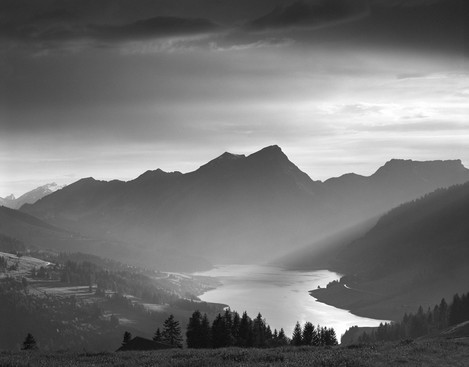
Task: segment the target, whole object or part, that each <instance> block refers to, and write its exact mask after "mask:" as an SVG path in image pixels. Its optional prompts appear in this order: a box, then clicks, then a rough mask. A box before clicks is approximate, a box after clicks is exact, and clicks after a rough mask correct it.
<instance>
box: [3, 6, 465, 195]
mask: <svg viewBox="0 0 469 367" xmlns="http://www.w3.org/2000/svg"><path fill="white" fill-rule="evenodd" d="M465 6H466V4H465V3H464V1H463V0H440V1H439V0H408V1H399V0H369V1H368V0H327V1H326V0H307V1H294V0H276V1H274V0H249V1H248V0H238V1H228V0H220V1H218V2H214V1H210V0H200V1H198V2H197V6H196V4H195V3H194V2H193V1H189V0H171V1H169V0H155V1H147V0H132V1H131V0H123V1H120V2H115V1H111V0H103V1H100V2H95V1H92V0H81V1H78V0H71V1H68V2H66V3H62V2H55V1H52V0H34V1H33V0H15V1H9V0H0V85H1V86H0V197H4V196H6V195H9V194H11V193H14V194H15V195H16V196H19V195H21V194H23V193H24V192H26V191H28V190H31V189H33V188H35V187H37V186H40V185H42V184H45V183H48V182H52V181H55V182H57V183H59V184H64V183H71V182H73V181H76V180H78V179H80V178H82V177H88V176H93V177H95V178H96V179H106V180H109V179H123V180H128V179H132V178H135V177H137V176H138V175H140V174H141V173H143V172H144V171H146V170H149V169H156V168H161V169H163V170H166V171H175V170H179V171H182V172H188V171H192V170H195V169H197V168H198V167H199V166H201V165H203V164H204V163H206V162H207V161H209V160H210V159H213V158H215V157H216V156H218V155H220V154H222V153H223V152H224V151H229V152H232V153H239V154H251V153H253V152H254V151H257V150H259V149H261V148H262V147H264V146H268V145H272V144H277V145H279V146H280V147H281V148H282V149H283V151H284V152H285V154H286V155H287V156H288V157H289V158H290V160H291V161H292V162H294V163H295V164H296V165H298V166H299V168H300V169H302V170H303V171H305V172H306V173H308V175H310V176H311V178H312V179H315V180H317V179H321V180H324V179H327V178H329V177H333V176H339V175H341V174H344V173H347V172H356V173H359V174H364V175H369V174H372V173H373V172H374V171H375V170H376V169H378V167H379V166H381V165H383V164H384V163H385V162H386V161H388V160H390V159H392V158H402V159H414V160H439V159H461V160H462V161H463V164H465V165H466V167H469V122H468V120H469V119H468V114H469V67H468V60H469V53H468V29H467V27H468V25H467V24H466V22H465V20H466V19H465V18H464V15H463V14H464V11H463V9H464V7H465Z"/></svg>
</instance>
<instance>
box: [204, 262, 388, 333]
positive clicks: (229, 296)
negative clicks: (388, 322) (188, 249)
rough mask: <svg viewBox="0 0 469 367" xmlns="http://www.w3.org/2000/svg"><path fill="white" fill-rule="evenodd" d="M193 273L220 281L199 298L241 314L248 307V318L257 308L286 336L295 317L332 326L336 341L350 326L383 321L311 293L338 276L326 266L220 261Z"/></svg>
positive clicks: (253, 316) (315, 323)
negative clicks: (307, 268) (296, 267)
mask: <svg viewBox="0 0 469 367" xmlns="http://www.w3.org/2000/svg"><path fill="white" fill-rule="evenodd" d="M196 275H204V276H211V277H216V278H218V279H219V280H220V281H221V283H222V285H221V286H219V287H218V288H216V289H213V290H210V291H208V292H206V293H204V294H203V295H201V296H200V299H202V300H203V301H206V302H217V303H225V304H228V305H229V306H230V308H231V310H233V311H237V312H238V313H239V314H240V315H241V314H242V312H243V311H247V313H248V315H249V316H250V317H251V318H255V317H256V316H257V314H258V313H259V312H260V313H261V314H262V316H263V317H264V318H265V319H266V321H267V323H268V324H269V325H270V327H271V328H272V331H273V330H274V329H277V330H280V328H282V327H283V329H284V330H285V333H286V335H287V336H289V337H291V335H292V332H293V328H294V326H295V323H296V322H297V321H299V322H300V324H301V325H302V326H303V324H304V323H305V321H310V322H312V323H313V324H314V325H317V324H319V325H321V326H327V327H333V328H334V329H335V331H336V334H337V339H338V340H339V341H340V336H341V335H342V334H343V333H344V332H345V331H346V330H347V329H348V328H349V327H351V326H354V325H358V326H377V325H379V323H380V322H383V321H385V320H374V319H368V318H364V317H360V316H356V315H353V314H351V313H350V312H349V311H347V310H342V309H339V308H336V307H333V306H329V305H326V304H324V303H320V302H317V301H316V300H315V299H314V298H313V297H311V296H310V295H309V293H308V292H309V291H310V290H312V289H316V288H317V287H318V286H321V287H325V286H326V285H327V284H328V283H329V282H331V281H333V280H338V279H339V278H340V274H337V273H333V272H330V271H328V270H319V271H310V272H300V271H288V270H284V269H282V268H279V267H274V266H264V265H219V266H217V267H216V268H214V269H212V270H209V271H205V272H199V273H196Z"/></svg>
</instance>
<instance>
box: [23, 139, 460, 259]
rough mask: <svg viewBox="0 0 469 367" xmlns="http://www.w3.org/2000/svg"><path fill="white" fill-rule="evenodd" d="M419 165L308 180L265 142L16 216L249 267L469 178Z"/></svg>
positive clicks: (98, 186)
mask: <svg viewBox="0 0 469 367" xmlns="http://www.w3.org/2000/svg"><path fill="white" fill-rule="evenodd" d="M395 163H399V162H397V161H396V162H393V164H395ZM405 164H406V165H410V166H420V164H419V162H416V163H415V162H413V161H409V162H407V163H405ZM421 166H422V167H423V169H419V170H416V173H415V174H414V173H413V174H410V173H409V172H407V171H406V173H405V174H400V173H399V172H395V171H393V173H392V174H391V175H390V177H388V178H387V179H386V180H377V179H376V176H373V175H371V176H369V177H365V176H358V175H353V174H349V175H345V176H342V177H341V178H340V177H339V178H336V179H332V180H327V181H325V182H321V181H313V180H312V179H311V178H310V177H309V176H308V175H307V174H306V173H304V172H303V171H301V170H300V169H299V168H298V167H297V166H296V165H295V164H294V163H293V162H291V161H290V160H289V159H288V157H287V156H286V155H285V153H284V152H283V151H282V149H281V148H280V147H279V146H276V145H272V146H269V147H266V148H264V149H261V150H259V151H257V152H254V153H252V154H250V155H247V156H245V155H234V154H231V153H228V152H225V153H223V154H222V155H220V156H218V157H217V158H215V159H213V160H211V161H210V162H208V163H207V164H205V165H202V166H200V167H199V168H198V169H197V170H195V171H192V172H188V173H180V172H177V171H176V172H172V173H168V172H164V171H162V170H160V169H157V170H155V171H146V172H145V173H143V174H142V175H140V176H139V177H137V178H136V179H134V180H131V181H127V182H124V181H117V180H114V181H109V182H107V181H96V180H94V179H90V178H88V179H82V180H79V181H77V182H76V183H74V184H71V185H69V186H68V187H66V188H65V189H63V190H61V191H60V192H57V193H55V194H52V195H49V196H47V197H45V198H43V199H41V200H40V201H38V202H36V203H35V204H32V205H24V206H23V207H22V208H21V210H22V211H25V212H27V213H29V214H31V215H34V216H37V217H39V218H41V219H43V220H46V221H48V222H51V223H52V224H55V225H58V226H60V227H64V228H68V229H71V230H74V231H78V232H80V233H84V234H86V235H89V236H99V237H104V238H109V239H114V240H115V239H119V240H123V241H125V242H128V243H132V244H133V246H134V247H135V249H149V248H156V249H158V248H160V249H176V250H178V251H182V252H185V253H186V252H187V253H189V254H192V255H195V254H197V255H200V256H202V257H205V258H208V259H209V260H210V261H211V262H213V263H220V262H225V261H228V259H229V261H237V262H246V261H253V259H256V258H265V257H266V254H268V255H267V256H272V257H274V256H275V255H280V254H281V253H286V252H288V251H291V250H292V249H295V248H299V247H301V246H305V245H306V244H307V243H311V242H313V239H318V238H322V237H324V236H326V235H328V234H331V233H333V232H336V231H338V230H340V229H343V228H346V227H350V226H352V225H354V224H356V223H359V222H362V221H364V220H368V219H370V218H372V217H374V216H376V215H379V214H382V213H383V212H385V211H386V210H389V209H391V208H392V207H394V206H396V205H398V204H400V203H403V202H405V201H407V200H409V199H415V198H418V197H419V196H421V195H424V194H426V193H428V192H431V191H433V190H435V189H437V188H439V187H446V186H449V185H451V184H456V183H461V182H464V181H469V170H467V169H466V168H465V167H464V166H462V163H460V166H462V168H461V167H460V166H458V165H457V164H456V165H454V164H453V166H454V167H453V166H452V165H451V164H450V166H451V167H449V168H447V167H446V164H445V163H444V162H443V163H440V164H438V163H432V162H429V163H428V162H427V163H425V164H423V165H421ZM434 166H437V167H436V168H435V169H433V168H432V167H434ZM378 171H379V169H378ZM398 171H399V170H398ZM410 171H411V172H412V170H410ZM427 171H428V172H427ZM432 172H433V173H432ZM435 172H436V173H435ZM438 172H440V174H438ZM442 172H443V173H444V174H443V175H442V174H441V173H442ZM422 177H424V178H425V180H426V181H428V182H426V184H425V185H422ZM357 180H358V181H357ZM347 181H352V183H350V182H347ZM266 260H267V259H266Z"/></svg>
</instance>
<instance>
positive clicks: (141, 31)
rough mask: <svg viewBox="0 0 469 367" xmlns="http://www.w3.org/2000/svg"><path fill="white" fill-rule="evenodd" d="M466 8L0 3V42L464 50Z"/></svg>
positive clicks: (331, 3) (370, 3)
mask: <svg viewBox="0 0 469 367" xmlns="http://www.w3.org/2000/svg"><path fill="white" fill-rule="evenodd" d="M465 5H466V4H465V2H464V0H445V1H441V0H440V1H438V0H405V1H404V0H237V1H233V0H198V1H197V2H195V1H193V0H120V1H115V0H100V1H96V0H67V1H55V0H0V41H5V40H6V41H8V42H6V43H4V44H6V45H8V46H10V45H11V44H13V45H16V44H18V43H23V44H26V47H31V48H32V49H35V50H36V51H37V49H39V50H43V49H49V48H54V47H56V48H61V47H62V48H67V46H68V45H70V44H71V43H73V42H75V43H80V45H79V47H87V46H89V45H95V46H96V45H97V46H107V45H108V44H113V45H115V44H117V43H119V42H127V41H139V40H148V39H153V38H171V37H176V36H181V35H190V36H192V35H194V36H198V35H210V37H211V39H208V37H207V38H206V39H204V40H203V41H200V39H198V40H195V38H196V37H194V39H193V40H192V41H191V42H193V43H194V44H193V45H194V46H195V47H200V46H202V47H206V48H207V46H208V48H210V45H212V44H217V45H219V47H221V48H224V49H230V48H233V47H234V48H236V46H237V45H241V46H242V47H241V48H243V47H244V46H246V45H250V44H251V45H253V47H256V46H257V45H259V44H268V43H269V42H265V40H269V39H289V40H293V41H300V42H302V41H303V40H304V41H305V42H320V43H325V42H333V43H337V42H344V43H346V44H349V45H351V46H352V47H353V46H361V45H362V44H367V45H371V46H372V47H375V46H377V45H380V46H385V47H395V48H403V47H408V48H416V47H418V48H427V49H430V48H440V49H445V50H443V52H450V51H451V52H453V51H460V50H461V47H465V48H466V51H467V45H468V39H469V36H468V26H467V23H468V22H467V21H466V18H465V16H464V14H465V13H464V9H466V8H467V6H465ZM322 28H325V30H324V31H321V29H322ZM311 29H314V30H315V32H309V30H311ZM293 32H296V33H294V34H293ZM201 42H203V43H204V44H203V45H202V44H201ZM73 46H74V45H72V49H74V48H73ZM186 46H187V48H190V45H186V44H185V45H184V47H186ZM2 48H4V46H3V47H2Z"/></svg>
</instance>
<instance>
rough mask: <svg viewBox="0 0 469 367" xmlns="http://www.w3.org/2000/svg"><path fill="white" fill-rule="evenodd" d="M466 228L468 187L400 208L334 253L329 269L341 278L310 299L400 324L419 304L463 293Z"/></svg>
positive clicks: (468, 255)
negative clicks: (402, 318)
mask: <svg viewBox="0 0 469 367" xmlns="http://www.w3.org/2000/svg"><path fill="white" fill-rule="evenodd" d="M467 223H469V183H466V184H463V185H458V186H454V187H451V188H449V189H440V190H437V191H435V192H433V193H431V194H429V195H426V196H425V197H423V198H421V199H419V200H416V201H412V202H409V203H406V204H404V205H401V206H399V207H397V208H395V209H393V210H392V211H390V212H389V213H387V214H386V215H384V216H382V217H381V218H380V220H379V221H378V223H377V224H376V225H375V226H374V227H373V228H372V229H371V230H369V231H368V232H367V233H366V234H365V235H363V236H361V237H359V238H357V239H355V240H354V241H352V242H351V243H349V244H347V245H345V246H342V247H340V248H339V249H337V250H336V252H335V257H334V260H333V261H331V262H330V263H329V268H331V269H334V270H336V271H339V272H342V273H344V274H346V276H344V277H343V278H342V280H341V283H338V284H333V285H331V286H330V287H329V288H328V289H322V290H316V291H314V292H313V295H314V296H315V297H318V298H319V300H322V301H324V302H328V303H332V304H334V305H338V306H341V307H346V308H348V309H351V310H352V311H354V312H357V313H360V314H363V315H367V316H379V317H382V318H383V317H384V318H391V319H399V318H400V317H401V316H402V315H403V313H404V312H406V311H409V310H411V309H412V307H414V308H415V307H416V306H417V307H418V305H419V304H422V305H423V306H425V305H429V306H430V305H432V304H434V303H438V302H439V300H440V299H441V297H450V296H451V295H452V294H454V293H458V292H459V293H460V292H465V291H467V279H469V263H468V262H467V259H469V226H468V225H467ZM302 261H304V259H302Z"/></svg>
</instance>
